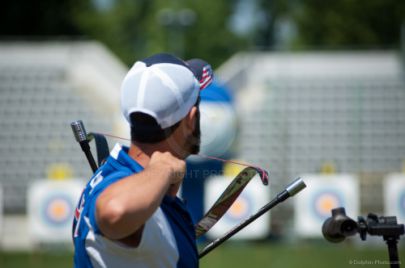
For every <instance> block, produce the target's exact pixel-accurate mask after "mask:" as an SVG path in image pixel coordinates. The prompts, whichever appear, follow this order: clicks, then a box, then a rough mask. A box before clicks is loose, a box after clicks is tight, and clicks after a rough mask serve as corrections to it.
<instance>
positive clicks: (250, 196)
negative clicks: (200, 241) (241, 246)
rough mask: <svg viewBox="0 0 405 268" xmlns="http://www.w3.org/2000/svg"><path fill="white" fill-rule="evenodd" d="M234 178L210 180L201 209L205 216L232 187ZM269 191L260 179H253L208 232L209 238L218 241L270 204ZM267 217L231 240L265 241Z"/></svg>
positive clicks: (267, 225)
mask: <svg viewBox="0 0 405 268" xmlns="http://www.w3.org/2000/svg"><path fill="white" fill-rule="evenodd" d="M233 178H234V177H225V176H213V177H210V178H209V179H208V180H207V182H206V184H205V198H204V206H205V212H206V211H208V209H209V208H211V206H212V205H213V204H214V203H215V201H216V200H217V199H218V197H219V196H220V195H221V194H222V192H223V191H224V190H225V189H226V187H227V186H228V185H229V184H230V183H231V181H232V179H233ZM269 198H270V194H269V188H268V187H266V186H264V185H263V184H262V182H261V180H260V178H259V176H257V175H256V176H255V177H254V178H252V180H251V181H250V182H249V184H248V185H247V186H246V187H245V189H244V190H243V191H242V193H241V194H240V195H239V197H238V198H237V199H236V200H235V202H234V203H233V204H232V206H231V207H230V208H229V210H228V211H227V212H226V213H225V214H224V215H223V216H222V218H221V219H220V220H219V221H218V222H217V223H216V225H214V226H213V227H212V229H211V230H210V231H208V233H207V235H208V236H209V237H210V238H218V237H219V236H222V235H224V234H225V233H226V232H228V231H229V230H230V229H232V228H233V227H235V226H236V225H237V224H239V223H240V222H242V221H244V220H245V219H247V218H248V217H250V216H251V215H253V214H255V213H256V212H257V211H258V210H259V209H260V208H261V207H262V206H264V205H265V204H266V203H267V202H268V201H270V200H269ZM269 225H270V217H269V213H266V214H265V215H263V216H262V217H260V218H258V219H257V220H256V221H254V222H253V223H251V224H250V225H248V226H247V227H246V228H244V229H243V230H241V231H240V232H239V233H237V234H236V235H235V236H233V237H232V238H231V239H257V238H263V237H265V236H266V235H267V234H268V232H269V229H270V228H269Z"/></svg>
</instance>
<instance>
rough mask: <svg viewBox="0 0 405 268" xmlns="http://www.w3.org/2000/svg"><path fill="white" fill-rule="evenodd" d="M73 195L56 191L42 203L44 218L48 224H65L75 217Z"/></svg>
mask: <svg viewBox="0 0 405 268" xmlns="http://www.w3.org/2000/svg"><path fill="white" fill-rule="evenodd" d="M73 202H74V201H73V200H71V197H70V196H68V195H66V194H65V193H63V192H60V193H55V194H54V195H53V196H50V197H49V198H47V199H44V200H43V203H42V204H41V206H42V208H41V210H42V214H43V215H42V219H43V220H44V222H45V223H46V224H50V225H53V226H63V225H65V224H70V223H71V220H72V219H73V211H74V205H73Z"/></svg>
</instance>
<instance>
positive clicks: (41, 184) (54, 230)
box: [27, 180, 84, 243]
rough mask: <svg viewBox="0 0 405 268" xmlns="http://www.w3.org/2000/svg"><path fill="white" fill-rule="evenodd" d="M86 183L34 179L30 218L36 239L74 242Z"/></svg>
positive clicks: (29, 211) (31, 234) (31, 233)
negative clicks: (73, 232) (75, 214)
mask: <svg viewBox="0 0 405 268" xmlns="http://www.w3.org/2000/svg"><path fill="white" fill-rule="evenodd" d="M83 186H84V184H83V183H82V182H81V181H79V180H69V181H49V180H42V181H37V182H34V183H33V184H32V185H30V187H29V189H28V199H27V201H28V204H27V207H28V221H29V228H30V230H29V231H30V236H31V239H32V240H33V241H34V242H45V243H46V242H70V241H71V229H72V222H73V212H74V210H75V207H76V205H77V202H78V199H79V196H80V194H81V191H82V189H83Z"/></svg>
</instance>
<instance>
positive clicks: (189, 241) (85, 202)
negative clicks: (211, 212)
mask: <svg viewBox="0 0 405 268" xmlns="http://www.w3.org/2000/svg"><path fill="white" fill-rule="evenodd" d="M142 170H143V168H142V166H141V165H139V164H138V163H137V162H136V161H135V160H133V159H132V158H131V157H130V156H129V155H128V148H127V147H121V146H120V145H119V144H117V145H116V146H115V147H114V149H113V150H112V151H111V154H110V156H109V157H108V159H107V161H106V163H105V164H104V165H103V166H101V167H100V168H99V169H98V170H97V171H96V172H95V174H94V176H93V177H92V178H91V180H90V181H89V182H88V183H87V185H86V188H85V189H84V190H83V193H82V195H81V198H80V200H79V203H78V205H77V208H76V211H75V217H74V221H73V230H72V235H73V241H74V246H75V255H74V264H75V267H145V268H146V267H156V268H162V267H198V253H197V248H196V243H195V241H196V237H195V230H194V224H193V222H192V220H191V217H190V215H189V213H188V211H187V210H186V208H185V206H184V204H183V202H182V201H181V200H180V199H179V198H177V197H170V196H165V197H164V198H163V201H162V203H161V205H160V207H159V208H158V209H157V211H156V212H155V213H154V214H153V215H152V217H151V218H150V219H148V220H147V222H146V223H145V225H144V229H143V232H142V239H141V242H140V244H139V246H138V247H136V248H131V247H128V246H126V245H124V244H121V243H119V242H118V241H112V240H109V239H107V238H106V237H105V236H103V234H102V233H101V231H100V229H99V227H98V225H97V222H96V218H95V208H96V199H97V197H98V196H99V194H100V193H101V192H102V191H103V190H104V189H106V188H107V187H108V186H109V185H111V184H112V183H114V182H116V181H118V180H120V179H123V178H125V177H127V176H130V175H132V174H134V173H138V172H141V171H142Z"/></svg>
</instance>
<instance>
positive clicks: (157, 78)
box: [121, 53, 213, 129]
mask: <svg viewBox="0 0 405 268" xmlns="http://www.w3.org/2000/svg"><path fill="white" fill-rule="evenodd" d="M212 79H213V72H212V68H211V66H210V65H209V64H208V63H207V62H205V61H203V60H201V59H192V60H189V61H183V60H181V59H179V58H177V57H175V56H173V55H171V54H167V53H160V54H156V55H153V56H151V57H148V58H145V59H143V60H140V61H137V62H135V64H134V66H132V68H131V69H130V70H129V72H128V74H127V75H126V76H125V78H124V80H123V82H122V85H121V109H122V113H123V114H124V116H125V118H126V119H127V121H128V122H130V114H131V113H134V112H141V113H145V114H147V115H149V116H151V117H153V118H154V119H155V120H156V122H157V123H158V124H159V126H160V127H161V128H162V129H164V128H167V127H170V126H173V125H174V124H176V123H177V122H179V121H180V120H181V119H183V118H184V117H185V116H186V115H187V113H188V112H189V111H190V109H191V107H193V106H194V105H195V103H196V101H197V98H198V95H199V90H202V89H204V88H206V87H207V86H208V85H209V84H210V83H211V82H212Z"/></svg>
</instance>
